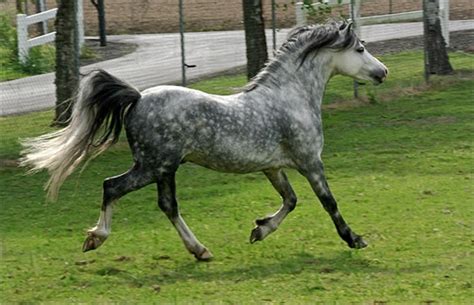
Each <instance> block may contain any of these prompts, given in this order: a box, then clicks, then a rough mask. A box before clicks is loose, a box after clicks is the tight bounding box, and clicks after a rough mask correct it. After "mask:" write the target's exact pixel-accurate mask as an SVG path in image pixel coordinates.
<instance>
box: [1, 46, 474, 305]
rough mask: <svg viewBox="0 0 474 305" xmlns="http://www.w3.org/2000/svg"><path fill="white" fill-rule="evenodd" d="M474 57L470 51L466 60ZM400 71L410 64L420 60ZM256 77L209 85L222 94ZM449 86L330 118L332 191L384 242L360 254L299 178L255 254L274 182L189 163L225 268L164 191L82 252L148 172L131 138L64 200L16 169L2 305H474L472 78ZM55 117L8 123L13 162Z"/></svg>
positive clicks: (189, 206) (7, 198) (201, 230)
mask: <svg viewBox="0 0 474 305" xmlns="http://www.w3.org/2000/svg"><path fill="white" fill-rule="evenodd" d="M415 55H416V54H410V53H408V54H407V57H410V56H415ZM416 56H418V55H416ZM463 60H464V59H462V56H461V55H459V57H458V58H457V59H456V60H455V61H454V62H457V63H458V64H459V63H462V62H463ZM385 61H386V62H387V61H388V62H390V61H391V62H392V64H393V65H394V68H395V67H400V66H402V62H404V57H403V56H401V55H400V56H399V55H394V56H392V57H391V56H387V57H386V58H385ZM410 62H411V61H410V60H408V64H410ZM455 65H456V64H455ZM415 69H416V67H415ZM398 73H400V74H398ZM406 73H407V74H408V71H407V72H406ZM403 75H404V74H402V73H401V72H396V69H392V74H391V75H390V76H391V78H389V80H388V82H387V84H386V85H387V87H391V88H392V89H391V90H392V91H391V92H394V91H395V90H398V86H399V84H398V83H399V78H400V79H401V78H402V77H403ZM418 77H420V78H421V77H422V75H421V74H419V75H418ZM242 79H245V77H244V76H239V78H234V79H233V78H230V77H227V78H224V79H223V81H224V82H226V84H225V85H223V84H222V83H220V82H219V80H217V81H216V80H210V81H206V82H205V83H204V84H203V83H199V84H195V85H194V87H195V88H197V89H201V88H203V87H202V86H203V85H204V86H206V88H212V87H216V88H219V90H220V91H219V93H220V92H222V91H224V89H223V87H225V86H229V87H232V88H235V87H238V86H240V85H241V83H242ZM232 80H234V82H232ZM447 80H448V81H447ZM410 81H414V79H409V80H408V82H410ZM392 82H393V83H392ZM433 82H434V86H433V87H430V88H428V91H420V89H417V90H413V91H412V92H411V94H405V95H401V96H400V95H398V97H397V98H396V99H390V100H389V99H388V98H385V99H383V100H380V102H379V103H377V104H374V105H365V106H363V107H355V108H354V107H346V108H344V107H340V108H337V109H325V111H324V112H323V121H324V127H325V138H326V140H325V143H326V148H325V152H324V155H323V159H324V160H325V164H326V171H327V174H328V178H329V183H330V184H331V186H332V189H333V192H334V193H335V195H336V197H337V198H338V199H339V205H340V208H341V211H342V213H343V214H344V215H345V217H346V219H347V220H348V221H349V223H350V224H351V226H352V227H353V228H354V229H355V230H356V232H359V233H361V234H363V235H364V237H365V238H366V240H367V241H368V242H369V247H368V248H366V249H364V250H360V251H354V250H350V249H348V248H346V246H345V244H344V243H343V242H342V241H340V240H339V238H338V237H337V234H336V232H335V229H334V227H333V225H332V223H331V220H330V219H329V217H328V216H327V214H326V213H325V212H324V210H323V209H322V208H321V207H320V206H319V204H317V200H316V198H315V196H314V194H313V193H312V191H311V190H310V187H309V185H308V184H307V183H306V182H305V181H304V179H302V178H301V176H300V175H298V174H297V173H296V172H294V171H289V173H288V176H289V179H290V181H291V182H292V184H293V186H294V188H295V191H296V193H297V194H298V198H299V202H298V206H297V208H296V209H295V210H294V211H293V212H292V213H291V214H290V215H289V216H288V218H287V219H286V220H285V222H284V223H283V224H282V225H281V227H280V229H279V230H278V231H277V232H275V233H274V234H272V235H271V236H269V237H268V238H267V239H266V240H265V241H263V242H261V243H257V244H254V245H250V244H249V243H248V241H247V240H248V236H249V233H250V230H251V229H252V227H253V224H252V221H253V220H254V219H255V218H257V217H261V216H264V215H266V214H268V213H271V212H273V211H275V210H276V209H277V208H278V207H279V205H280V203H279V200H280V198H279V196H278V194H277V193H276V192H275V191H274V190H273V188H272V187H271V186H270V183H269V182H268V181H267V180H266V179H265V177H264V176H263V175H262V174H259V173H257V174H249V175H233V174H221V173H216V172H213V171H210V170H206V169H203V168H200V167H197V166H194V165H189V164H184V165H183V166H181V168H180V170H179V171H178V175H177V185H178V190H177V191H178V198H179V200H180V201H181V211H182V214H183V217H184V218H185V219H186V220H187V222H188V224H189V226H190V227H191V228H193V230H194V231H195V233H196V235H197V236H198V237H199V238H200V240H201V241H202V242H203V243H204V244H205V245H206V246H208V247H209V249H210V250H211V251H213V253H214V255H215V257H216V259H215V260H214V261H212V262H210V263H198V262H195V261H194V259H193V258H192V256H191V255H189V254H188V253H187V252H186V250H185V249H184V247H183V245H182V244H181V242H180V240H179V238H178V236H177V234H176V232H175V230H174V228H173V227H172V225H171V224H170V223H169V221H168V220H167V219H166V217H165V216H164V215H163V213H161V212H160V211H159V210H158V208H157V207H156V189H155V188H154V187H152V186H150V187H147V188H145V189H142V190H140V191H137V192H134V193H132V194H130V195H128V196H126V197H124V198H123V199H122V200H120V204H118V205H117V206H116V208H115V214H114V223H113V227H114V229H113V233H112V235H111V236H110V237H109V240H108V241H107V242H106V243H105V244H104V246H103V247H102V248H100V249H98V250H97V251H95V252H88V253H85V254H84V253H81V252H80V247H81V244H82V240H83V238H84V233H85V229H86V228H87V226H91V225H93V224H94V222H95V221H96V220H97V217H98V213H99V209H100V199H101V185H102V180H103V179H104V178H105V177H108V176H112V175H116V174H118V173H121V172H123V171H125V170H126V169H127V168H128V167H129V165H130V164H131V162H132V160H131V157H130V154H129V149H128V146H127V144H126V141H125V140H123V141H121V142H119V143H118V144H117V145H115V146H114V147H113V148H112V149H111V150H109V151H107V152H106V153H105V154H104V155H102V156H100V157H98V158H97V159H95V160H93V161H92V162H91V163H90V165H89V167H88V168H87V169H86V170H85V171H83V172H82V173H76V174H74V175H73V176H72V177H71V179H70V180H69V181H68V182H67V183H66V184H65V185H64V188H63V190H62V193H61V196H60V201H59V202H57V203H44V199H43V198H44V197H43V196H44V193H43V191H42V185H43V183H44V182H45V181H46V174H45V173H41V174H37V175H35V176H25V175H24V172H23V170H22V169H18V168H15V167H1V168H0V184H1V187H0V202H2V209H0V233H1V236H2V239H1V243H2V245H1V247H2V257H1V259H2V264H0V274H1V275H2V276H1V277H0V294H1V295H2V301H3V302H6V303H23V304H26V303H50V302H55V303H86V304H103V303H137V304H138V303H140V304H146V303H160V304H161V303H163V304H168V303H173V304H190V303H193V304H213V303H215V304H221V303H222V304H225V303H230V304H263V303H269V304H272V303H287V304H313V303H340V304H348V303H363V304H372V303H387V302H388V303H401V304H407V303H432V302H437V303H440V304H446V303H451V304H462V303H470V302H471V301H472V285H473V282H472V273H473V271H474V260H473V259H472V230H473V225H474V224H473V221H472V220H473V219H474V210H473V206H472V201H473V196H472V178H473V177H472V171H471V166H472V164H473V162H474V160H473V156H474V154H473V146H472V133H473V131H474V130H473V129H474V125H473V123H472V116H473V114H474V113H473V108H472V87H473V86H474V80H473V77H472V74H467V75H461V76H454V77H451V78H448V79H446V78H444V79H443V80H442V81H439V82H438V83H435V82H436V79H435V80H434V81H433ZM394 83H395V84H394ZM340 84H343V83H342V82H341V81H340V80H337V79H335V80H333V81H332V82H331V84H330V85H329V88H328V91H329V92H330V91H331V90H333V92H332V93H331V94H332V95H333V97H337V96H342V95H344V94H345V93H343V92H342V89H340V88H334V87H337V86H339V85H340ZM232 88H231V89H228V92H232V91H233V89H232ZM335 89H337V90H335ZM334 90H335V91H337V93H334ZM338 90H339V91H338ZM347 90H348V93H347V94H349V95H350V87H349V88H348V89H347ZM377 90H379V87H377ZM380 90H382V89H381V87H380ZM387 90H388V89H387ZM405 90H408V89H407V88H406V87H405ZM378 92H379V91H378ZM212 93H217V92H215V91H212ZM393 96H395V95H393ZM50 118H51V112H48V113H36V114H29V115H26V116H18V117H10V118H0V129H1V130H2V141H1V142H0V150H1V152H2V155H4V157H6V156H9V157H15V156H17V154H18V146H17V144H13V143H14V141H16V139H17V138H18V137H25V136H33V135H38V134H41V133H43V132H45V131H46V130H51V127H49V126H48V125H49V122H50ZM33 123H34V124H33ZM15 126H17V127H16V128H12V127H15ZM9 127H10V129H8V128H9ZM3 135H5V137H4V136H3Z"/></svg>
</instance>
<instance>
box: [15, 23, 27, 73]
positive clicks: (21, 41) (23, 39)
mask: <svg viewBox="0 0 474 305" xmlns="http://www.w3.org/2000/svg"><path fill="white" fill-rule="evenodd" d="M16 24H17V26H16V33H17V39H18V60H19V61H20V62H21V63H22V64H24V63H25V62H26V59H27V58H28V45H27V44H28V25H27V23H26V15H25V14H18V15H16Z"/></svg>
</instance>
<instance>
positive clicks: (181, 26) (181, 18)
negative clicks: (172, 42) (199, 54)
mask: <svg viewBox="0 0 474 305" xmlns="http://www.w3.org/2000/svg"><path fill="white" fill-rule="evenodd" d="M183 1H184V0H179V37H180V43H181V86H183V87H186V50H185V49H184V8H183Z"/></svg>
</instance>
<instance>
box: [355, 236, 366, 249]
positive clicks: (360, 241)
mask: <svg viewBox="0 0 474 305" xmlns="http://www.w3.org/2000/svg"><path fill="white" fill-rule="evenodd" d="M367 246H368V244H367V243H366V242H365V240H363V239H362V237H358V238H356V239H355V240H354V243H353V245H352V247H351V248H354V249H363V248H365V247H367Z"/></svg>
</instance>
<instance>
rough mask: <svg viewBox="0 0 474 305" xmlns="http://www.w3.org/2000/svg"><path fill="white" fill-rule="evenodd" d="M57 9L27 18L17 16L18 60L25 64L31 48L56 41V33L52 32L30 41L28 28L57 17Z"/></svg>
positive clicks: (20, 15) (23, 15) (22, 15)
mask: <svg viewBox="0 0 474 305" xmlns="http://www.w3.org/2000/svg"><path fill="white" fill-rule="evenodd" d="M57 12H58V9H57V8H53V9H50V10H47V11H44V12H41V13H38V14H34V15H31V16H27V15H25V14H18V15H16V24H17V27H16V29H17V37H18V59H19V60H20V62H21V63H25V62H26V59H27V58H28V53H29V50H30V48H32V47H34V46H38V45H41V44H45V43H48V42H52V41H54V39H55V38H56V32H51V33H48V34H45V35H41V36H38V37H35V38H32V39H28V26H29V25H31V24H34V23H38V22H43V21H46V20H49V19H53V18H55V17H56V13H57Z"/></svg>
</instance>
